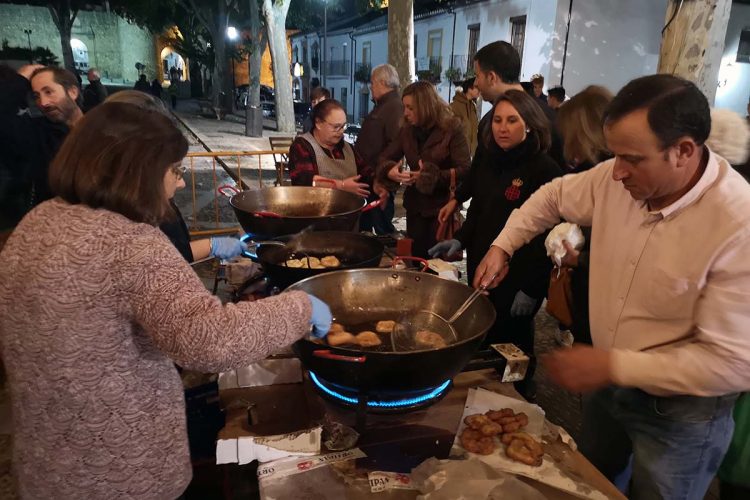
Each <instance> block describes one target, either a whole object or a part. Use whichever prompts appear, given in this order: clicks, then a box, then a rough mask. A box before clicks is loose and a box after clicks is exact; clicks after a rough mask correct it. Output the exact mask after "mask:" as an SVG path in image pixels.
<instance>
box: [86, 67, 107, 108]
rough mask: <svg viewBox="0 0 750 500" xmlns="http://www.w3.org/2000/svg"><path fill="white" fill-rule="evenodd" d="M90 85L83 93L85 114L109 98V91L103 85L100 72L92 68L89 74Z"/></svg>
mask: <svg viewBox="0 0 750 500" xmlns="http://www.w3.org/2000/svg"><path fill="white" fill-rule="evenodd" d="M88 78H89V84H88V86H87V87H86V89H85V90H84V91H83V112H84V113H88V112H89V111H90V110H92V109H93V108H95V107H96V106H98V105H100V104H101V103H103V102H104V99H106V98H107V89H106V88H105V87H104V85H102V82H101V75H100V74H99V70H98V69H96V68H91V69H90V70H89V72H88Z"/></svg>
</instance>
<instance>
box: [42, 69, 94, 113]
mask: <svg viewBox="0 0 750 500" xmlns="http://www.w3.org/2000/svg"><path fill="white" fill-rule="evenodd" d="M45 71H49V72H50V73H52V79H53V80H54V81H55V83H56V84H58V85H62V88H64V89H65V90H66V91H68V90H70V89H72V88H75V89H78V97H77V98H76V101H75V102H76V104H78V106H80V105H81V103H82V102H83V92H81V86H80V85H79V84H78V79H77V78H76V75H74V74H73V73H72V72H71V71H68V70H67V69H65V68H58V67H57V66H45V67H44V68H37V69H35V70H34V72H33V73H31V78H29V81H32V80H33V79H34V77H35V76H36V75H38V74H39V73H44V72H45Z"/></svg>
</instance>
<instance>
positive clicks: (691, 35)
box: [658, 0, 732, 103]
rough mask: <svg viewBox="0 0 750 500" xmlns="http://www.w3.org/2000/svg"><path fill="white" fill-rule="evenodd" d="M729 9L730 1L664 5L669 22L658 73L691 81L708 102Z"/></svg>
mask: <svg viewBox="0 0 750 500" xmlns="http://www.w3.org/2000/svg"><path fill="white" fill-rule="evenodd" d="M731 8H732V2H731V0H693V1H690V2H680V1H678V0H670V1H669V4H668V5H667V16H666V22H669V21H670V19H671V20H672V22H671V23H670V24H669V27H668V28H667V29H666V31H665V32H664V36H663V38H662V43H661V51H660V54H659V69H658V72H659V73H669V74H672V75H676V76H681V77H682V78H685V79H687V80H690V81H692V82H694V83H695V84H696V85H698V88H700V89H701V91H703V93H704V94H705V95H706V97H707V98H708V101H709V102H710V103H713V101H714V97H715V96H716V82H717V81H718V79H719V66H720V65H721V55H722V53H723V52H724V38H725V37H726V33H727V24H728V23H729V12H730V10H731ZM675 11H677V13H676V14H675ZM673 16H674V18H673Z"/></svg>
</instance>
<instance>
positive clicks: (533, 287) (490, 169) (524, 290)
mask: <svg viewBox="0 0 750 500" xmlns="http://www.w3.org/2000/svg"><path fill="white" fill-rule="evenodd" d="M484 132H485V134H484V137H483V140H484V145H485V147H486V154H483V155H482V158H481V162H479V164H477V165H475V166H474V167H473V168H472V169H471V171H470V172H469V175H468V176H467V177H466V179H465V181H464V182H463V184H462V185H461V186H460V188H459V189H460V190H461V191H462V192H461V193H460V198H461V199H469V198H471V206H470V207H469V211H468V213H467V217H466V222H465V223H464V225H463V227H462V228H461V230H460V231H459V232H458V233H456V239H455V240H449V241H444V242H441V243H439V244H438V245H436V246H435V247H433V248H431V249H430V254H431V255H445V254H448V255H449V254H452V253H454V252H455V251H457V250H458V249H459V248H465V249H466V251H467V270H468V273H469V283H471V282H472V281H473V278H474V273H475V272H476V269H477V266H478V265H479V263H480V262H481V260H482V257H484V254H485V253H486V252H487V250H489V248H490V246H491V245H492V242H493V241H494V239H495V237H496V236H497V235H498V234H499V233H500V231H501V230H502V229H503V227H504V226H505V223H506V222H507V220H508V217H509V216H510V213H511V212H512V211H513V210H514V209H516V208H520V207H521V205H523V203H524V202H525V201H526V200H527V199H528V198H529V197H530V196H531V195H532V194H533V193H534V192H535V191H536V190H537V189H539V187H541V186H542V185H543V184H546V183H547V182H549V181H551V180H552V179H554V178H555V177H557V176H559V175H560V174H561V173H562V172H561V171H560V168H559V167H558V166H557V164H556V163H555V161H554V160H552V158H550V157H549V156H548V155H547V154H546V151H547V149H548V148H549V145H550V130H549V125H548V121H547V119H546V117H545V116H544V114H543V113H542V111H541V110H540V109H539V106H538V105H537V104H536V102H534V98H532V97H530V96H529V95H528V94H526V93H525V92H523V91H520V90H509V91H508V92H506V93H505V94H503V95H502V96H500V98H499V99H498V100H497V102H496V103H495V105H494V107H493V108H492V126H491V127H489V128H488V129H487V130H486V131H484ZM455 206H456V202H455V200H453V201H451V202H449V203H448V204H447V205H446V206H445V207H444V208H443V210H441V214H440V215H441V217H445V216H447V215H448V214H450V213H452V212H453V210H455ZM544 238H545V235H540V236H537V237H536V238H534V239H533V240H532V241H531V242H530V243H529V244H527V245H526V246H524V247H523V248H521V249H520V250H519V251H518V252H516V254H515V255H514V256H513V260H512V262H511V264H510V271H509V272H508V276H507V277H506V278H505V279H504V280H503V282H502V283H501V284H500V286H498V287H497V288H495V289H494V290H492V291H491V292H490V295H489V298H490V300H492V303H493V304H494V305H495V310H496V312H497V320H496V321H495V325H494V326H493V327H492V329H491V330H490V331H489V334H488V335H487V340H486V342H487V343H497V342H511V343H513V344H516V345H517V346H518V347H520V348H521V349H522V350H523V351H524V352H525V353H527V354H529V355H532V354H533V352H534V315H535V314H536V312H537V310H538V309H539V306H540V305H541V303H542V300H543V299H544V297H545V295H546V292H547V286H548V283H549V273H550V270H551V268H552V264H551V262H550V260H549V259H548V258H547V255H546V251H545V248H544ZM530 368H532V369H531V372H530V373H528V374H527V378H526V380H531V378H532V376H533V366H532V367H530ZM532 387H533V386H532V385H531V384H528V383H526V384H519V386H518V387H517V388H518V389H519V391H521V392H522V394H523V395H524V396H526V397H527V398H533V396H534V394H533V388H532Z"/></svg>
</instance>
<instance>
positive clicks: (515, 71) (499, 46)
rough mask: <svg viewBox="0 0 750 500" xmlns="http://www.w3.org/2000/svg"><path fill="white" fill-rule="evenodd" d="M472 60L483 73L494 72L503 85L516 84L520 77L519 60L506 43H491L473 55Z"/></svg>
mask: <svg viewBox="0 0 750 500" xmlns="http://www.w3.org/2000/svg"><path fill="white" fill-rule="evenodd" d="M474 60H475V61H476V62H477V64H478V65H479V68H480V69H481V70H482V71H484V72H485V73H489V72H490V71H492V72H494V73H495V74H496V75H497V76H498V77H500V79H501V80H502V81H503V83H508V84H510V83H518V79H519V76H520V75H521V58H520V57H518V52H517V51H516V49H515V48H514V47H513V46H512V45H511V44H509V43H508V42H492V43H490V44H487V45H485V46H484V47H482V48H481V49H479V50H478V51H477V53H476V54H475V55H474Z"/></svg>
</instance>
